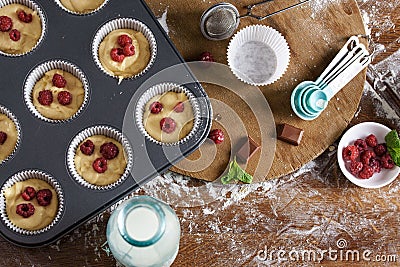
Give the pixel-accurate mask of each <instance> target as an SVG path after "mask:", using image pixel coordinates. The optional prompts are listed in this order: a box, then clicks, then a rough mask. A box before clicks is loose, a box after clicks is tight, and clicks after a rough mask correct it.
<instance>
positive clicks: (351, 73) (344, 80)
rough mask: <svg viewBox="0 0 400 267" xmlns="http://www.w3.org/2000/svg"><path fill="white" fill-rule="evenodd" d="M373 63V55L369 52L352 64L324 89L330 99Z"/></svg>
mask: <svg viewBox="0 0 400 267" xmlns="http://www.w3.org/2000/svg"><path fill="white" fill-rule="evenodd" d="M369 63H371V55H369V54H368V52H367V53H366V54H365V53H364V54H363V55H362V56H361V57H360V58H357V60H356V61H355V62H354V63H352V64H351V65H350V66H348V67H347V68H346V71H343V72H342V73H341V74H340V75H338V76H336V77H335V78H334V79H333V80H332V81H331V82H329V84H328V85H327V86H326V88H325V89H324V92H325V93H326V95H327V97H328V99H331V98H332V97H333V96H335V95H336V94H337V92H339V91H340V89H342V88H343V87H344V86H345V85H346V84H348V83H349V82H350V81H351V80H352V79H353V78H354V77H355V76H356V75H357V74H358V73H360V72H361V71H362V70H363V69H364V68H365V67H366V66H368V64H369Z"/></svg>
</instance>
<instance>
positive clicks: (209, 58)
mask: <svg viewBox="0 0 400 267" xmlns="http://www.w3.org/2000/svg"><path fill="white" fill-rule="evenodd" d="M200 60H201V61H206V62H214V57H213V56H212V54H211V53H210V52H203V53H202V54H201V55H200Z"/></svg>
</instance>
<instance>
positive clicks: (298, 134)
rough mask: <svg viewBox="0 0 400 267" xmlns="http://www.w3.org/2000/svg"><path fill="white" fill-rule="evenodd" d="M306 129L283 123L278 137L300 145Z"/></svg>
mask: <svg viewBox="0 0 400 267" xmlns="http://www.w3.org/2000/svg"><path fill="white" fill-rule="evenodd" d="M303 133H304V131H303V130H302V129H300V128H296V127H294V126H292V125H289V124H286V123H284V124H283V125H281V127H280V129H279V131H278V139H279V140H282V141H285V142H287V143H289V144H292V145H295V146H298V145H299V144H300V141H301V138H302V137H303Z"/></svg>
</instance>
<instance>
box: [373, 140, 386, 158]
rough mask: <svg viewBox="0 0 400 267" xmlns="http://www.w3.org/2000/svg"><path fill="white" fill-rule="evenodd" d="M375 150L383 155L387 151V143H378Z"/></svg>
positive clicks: (377, 153) (379, 154)
mask: <svg viewBox="0 0 400 267" xmlns="http://www.w3.org/2000/svg"><path fill="white" fill-rule="evenodd" d="M374 152H375V154H376V155H377V156H379V157H382V156H383V155H385V154H386V152H387V148H386V144H385V143H383V144H378V145H377V146H376V147H374Z"/></svg>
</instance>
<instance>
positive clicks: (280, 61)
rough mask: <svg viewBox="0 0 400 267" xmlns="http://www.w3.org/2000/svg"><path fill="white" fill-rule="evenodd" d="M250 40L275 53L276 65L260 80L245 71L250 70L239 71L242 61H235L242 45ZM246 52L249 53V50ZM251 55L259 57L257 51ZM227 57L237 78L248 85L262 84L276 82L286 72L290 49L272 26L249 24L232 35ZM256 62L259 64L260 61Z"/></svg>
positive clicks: (257, 58) (256, 58)
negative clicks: (252, 77)
mask: <svg viewBox="0 0 400 267" xmlns="http://www.w3.org/2000/svg"><path fill="white" fill-rule="evenodd" d="M252 42H253V43H259V44H263V45H264V46H265V47H264V49H263V50H272V51H273V52H274V53H275V55H276V65H275V69H274V70H273V71H272V72H273V73H272V75H266V78H265V79H262V80H259V79H258V78H257V79H253V80H252V79H251V78H250V76H251V75H252V74H250V73H246V71H252V70H251V69H249V70H242V71H241V69H242V68H243V66H244V63H243V62H241V63H240V62H236V60H237V58H238V55H240V54H243V53H244V52H243V51H242V50H241V49H242V48H243V46H246V45H249V44H250V43H252ZM248 52H249V53H251V51H248ZM239 53H240V54H239ZM253 55H254V58H253V59H254V60H259V59H260V58H261V57H260V55H259V53H257V52H254V54H253ZM227 58H228V65H229V67H230V69H231V71H232V72H233V74H234V75H235V76H236V77H237V78H238V79H240V80H241V81H243V82H245V83H247V84H250V85H254V86H264V85H268V84H272V83H274V82H276V81H277V80H278V79H279V78H281V77H282V75H283V74H284V73H285V72H286V70H287V68H288V66H289V62H290V50H289V46H288V44H287V42H286V40H285V38H284V37H283V36H282V34H281V33H279V32H278V31H277V30H275V29H274V28H271V27H269V26H264V25H251V26H247V27H245V28H243V29H242V30H240V31H239V32H237V33H236V34H235V35H234V36H233V37H232V39H231V41H230V42H229V46H228V50H227ZM256 63H260V64H261V63H262V62H256ZM261 65H262V64H261ZM264 74H265V73H264ZM254 80H256V81H254Z"/></svg>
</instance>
